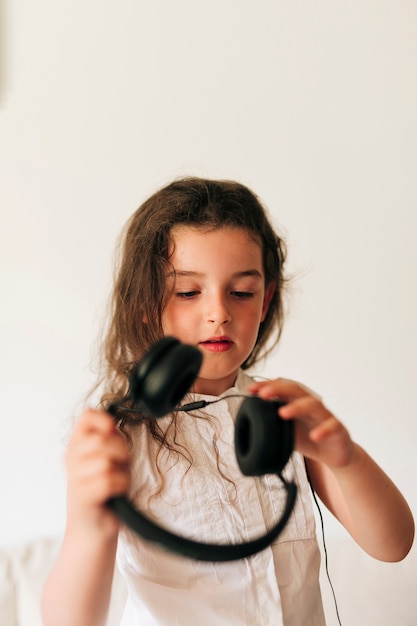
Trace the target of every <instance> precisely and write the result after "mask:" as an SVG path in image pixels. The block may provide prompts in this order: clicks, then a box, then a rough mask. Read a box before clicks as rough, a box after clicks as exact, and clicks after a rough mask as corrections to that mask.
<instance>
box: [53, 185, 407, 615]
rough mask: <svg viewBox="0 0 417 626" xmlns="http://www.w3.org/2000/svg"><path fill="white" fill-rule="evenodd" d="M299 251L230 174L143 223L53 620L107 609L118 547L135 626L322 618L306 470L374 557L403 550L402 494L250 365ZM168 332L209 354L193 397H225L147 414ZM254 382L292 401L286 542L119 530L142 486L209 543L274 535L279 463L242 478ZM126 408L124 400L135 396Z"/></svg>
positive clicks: (175, 524)
mask: <svg viewBox="0 0 417 626" xmlns="http://www.w3.org/2000/svg"><path fill="white" fill-rule="evenodd" d="M284 261H285V246H284V243H283V241H282V240H281V239H280V238H279V237H278V236H277V235H276V234H275V232H274V231H273V229H272V228H271V225H270V223H269V221H268V218H267V215H266V212H265V210H264V208H263V207H262V206H261V204H260V202H259V200H258V199H257V197H256V196H255V195H254V194H253V193H252V192H251V191H250V190H249V189H247V188H246V187H244V186H242V185H240V184H237V183H234V182H228V181H209V180H201V179H194V178H189V179H184V180H179V181H176V182H173V183H172V184H170V185H168V186H167V187H166V188H163V189H161V190H160V191H158V192H157V193H156V194H155V195H153V196H152V197H151V198H150V199H149V200H147V201H146V202H145V203H144V204H143V205H142V206H141V207H140V208H139V209H138V211H137V212H136V213H135V214H134V215H133V216H132V218H131V219H130V221H129V223H128V225H127V230H126V232H125V236H124V244H123V248H122V254H121V260H120V264H119V267H118V272H117V276H116V281H115V288H114V294H113V300H112V314H111V321H110V325H109V328H108V333H107V337H106V341H105V343H104V355H105V366H106V367H105V374H104V383H105V385H104V388H105V393H104V395H103V397H102V399H101V404H100V407H99V410H92V409H88V410H86V411H85V412H84V413H83V415H82V416H81V417H80V419H79V421H78V423H77V426H76V428H75V430H74V433H73V436H72V440H71V442H70V445H69V448H68V452H67V457H66V461H67V469H68V508H67V526H66V531H65V536H64V540H63V544H62V548H61V552H60V554H59V557H58V559H57V562H56V564H55V566H54V568H53V570H52V572H51V574H50V576H49V579H48V581H47V583H46V586H45V590H44V597H43V615H44V621H45V626H66V625H68V626H98V625H103V624H104V623H105V620H106V611H107V607H108V602H109V595H110V589H111V583H112V573H113V568H114V561H115V557H116V551H117V555H118V562H119V567H120V569H121V571H122V572H123V574H124V575H125V577H126V582H127V586H128V590H129V596H128V600H127V604H126V608H125V612H124V617H123V620H122V624H123V626H136V625H137V626H139V625H141V626H143V625H146V626H150V625H153V626H154V625H169V626H174V625H177V626H188V625H189V626H195V624H199V625H210V626H212V625H213V624H216V626H223V625H224V626H231V625H240V626H243V625H249V624H251V625H253V624H261V625H262V626H267V625H270V626H279V625H283V624H285V626H300V625H304V624H308V625H311V626H322V625H323V624H324V623H325V622H324V615H323V608H322V603H321V596H320V589H319V583H318V577H319V561H320V559H319V550H318V546H317V542H316V535H315V527H314V516H313V510H312V504H311V497H310V491H309V485H308V481H307V476H306V467H307V468H308V473H309V476H310V478H311V484H312V486H313V488H314V490H315V492H316V493H317V494H318V495H319V497H320V499H321V500H322V501H323V502H324V503H325V505H326V506H327V507H328V508H329V509H330V511H331V512H332V513H333V514H334V515H335V516H336V517H337V518H338V519H339V520H340V522H341V523H342V524H343V525H344V526H345V528H346V529H347V530H348V531H349V533H350V534H351V535H352V537H353V538H354V539H355V541H357V542H358V543H359V545H361V546H362V548H363V549H364V550H366V551H367V552H368V553H369V554H371V555H372V556H374V557H375V558H377V559H381V560H385V561H397V560H400V559H402V558H404V557H405V556H406V554H407V553H408V551H409V550H410V547H411V545H412V542H413V536H414V523H413V519H412V515H411V512H410V510H409V507H408V505H407V503H406V502H405V500H404V498H403V497H402V495H401V494H400V492H399V491H398V489H397V488H396V487H395V486H394V484H393V483H392V482H391V481H390V479H389V478H388V477H387V476H386V475H385V474H384V473H383V471H382V470H381V469H380V468H379V467H378V466H377V465H376V464H375V462H374V461H373V460H372V459H371V458H370V457H369V456H368V454H367V453H366V452H365V451H364V450H363V449H362V448H361V447H360V446H359V445H358V444H357V443H355V442H354V441H352V439H351V438H350V436H349V433H348V432H347V430H346V428H345V427H344V426H343V425H342V424H341V422H340V421H339V420H338V419H337V418H336V417H335V416H333V415H332V414H331V413H330V412H329V411H328V409H326V407H325V406H324V405H323V404H322V402H321V401H320V400H319V399H318V398H317V396H316V395H314V394H313V393H312V392H311V391H309V390H308V389H307V388H305V387H303V386H302V385H300V384H298V383H296V382H293V381H290V380H284V379H277V380H271V381H264V382H254V381H253V380H251V379H250V378H249V376H248V375H247V373H246V370H247V369H248V368H249V367H250V366H252V365H253V364H254V363H256V362H257V361H259V359H260V358H261V357H262V356H264V355H265V353H266V352H267V351H268V350H269V349H270V348H271V347H272V346H273V345H274V344H275V343H276V342H277V340H278V338H279V335H280V332H281V329H282V322H283V303H282V295H283V286H284V282H285V281H284ZM166 335H172V336H174V337H176V338H178V339H179V340H180V341H183V342H184V343H188V344H193V345H194V346H197V347H198V348H199V349H200V350H201V351H202V353H203V363H202V367H201V370H200V372H199V375H198V378H197V379H196V381H195V383H194V386H193V389H192V393H190V394H189V397H187V398H185V399H184V401H185V402H186V401H190V400H200V399H205V400H213V399H215V398H217V397H219V396H224V397H225V399H224V400H223V401H221V402H218V403H216V404H213V405H210V406H209V407H207V408H206V409H202V410H198V411H195V412H193V413H192V414H191V413H184V412H173V414H172V415H169V416H166V417H163V418H161V419H159V420H151V419H149V418H147V417H146V416H143V415H138V413H136V412H133V411H129V406H128V405H126V406H125V407H124V410H122V409H121V410H120V411H119V414H118V415H117V418H116V419H114V418H112V417H110V415H109V414H108V413H106V411H105V409H106V407H107V406H109V404H110V403H113V402H115V401H118V400H121V399H123V397H124V396H125V395H126V393H127V389H128V377H129V373H130V371H131V370H132V368H133V367H134V364H135V363H136V362H137V361H138V360H140V359H141V357H142V356H143V354H144V353H145V352H146V351H147V350H148V349H149V348H150V347H151V345H152V344H153V343H154V342H156V341H157V340H158V339H160V338H161V337H163V336H166ZM248 392H249V393H251V394H257V395H258V396H260V397H262V398H265V399H271V398H275V397H279V398H280V399H281V400H283V401H284V402H285V403H286V404H285V406H283V407H282V408H281V409H279V414H280V416H281V417H282V418H283V419H286V420H294V422H295V433H296V435H295V452H294V453H293V455H292V457H291V460H290V462H289V463H288V464H287V467H286V469H285V472H286V474H287V475H288V476H289V477H293V478H294V480H295V482H296V483H297V486H298V498H297V501H296V506H295V509H294V512H293V514H292V515H291V517H290V520H289V522H288V524H287V526H286V527H285V529H284V532H283V533H282V534H281V535H280V536H279V538H278V540H277V541H276V542H274V544H273V545H272V546H270V547H269V548H267V549H266V550H264V551H262V552H260V553H258V554H256V555H254V556H253V557H250V558H248V559H242V560H240V561H233V562H226V563H207V562H199V561H194V560H192V559H186V558H183V557H181V556H177V555H175V554H171V553H167V552H165V551H163V550H161V549H160V548H159V547H156V546H154V545H153V544H150V543H148V542H146V541H144V540H141V538H140V537H138V536H137V535H134V534H133V533H132V532H131V531H129V530H128V529H126V528H125V527H124V526H122V525H120V524H119V522H118V520H117V519H116V517H115V516H114V515H113V513H112V512H111V511H110V510H109V508H108V507H107V506H106V501H107V500H108V499H109V498H110V497H112V496H115V495H119V494H129V497H130V499H131V500H133V502H134V503H136V505H137V506H138V508H139V509H141V510H145V511H146V512H147V515H149V516H150V517H151V518H153V519H155V520H157V521H158V522H159V523H161V525H163V526H165V527H167V528H169V529H171V530H174V531H175V532H177V533H182V534H184V535H185V536H187V537H191V538H195V539H198V540H203V541H208V542H217V543H221V542H222V541H223V542H224V541H229V542H230V543H238V542H242V541H247V540H248V539H251V538H253V537H255V536H259V535H262V534H263V533H264V532H265V530H266V528H268V527H270V526H271V525H272V522H273V521H274V520H276V519H277V518H278V517H279V515H280V511H281V510H282V506H283V498H284V495H283V489H282V486H281V484H279V483H278V482H277V479H276V477H274V476H264V477H262V478H260V479H255V478H248V477H244V476H242V475H241V473H240V472H239V470H238V467H237V463H236V460H235V453H234V445H233V434H234V416H235V414H236V411H237V408H238V406H239V404H240V402H241V400H239V399H237V398H235V397H228V396H231V395H233V394H238V393H248ZM122 404H123V400H122Z"/></svg>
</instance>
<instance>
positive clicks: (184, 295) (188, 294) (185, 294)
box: [175, 291, 199, 300]
mask: <svg viewBox="0 0 417 626" xmlns="http://www.w3.org/2000/svg"><path fill="white" fill-rule="evenodd" d="M198 294H199V292H198V291H177V292H176V294H175V296H176V297H177V298H180V299H182V300H189V299H190V298H194V297H195V296H197V295H198Z"/></svg>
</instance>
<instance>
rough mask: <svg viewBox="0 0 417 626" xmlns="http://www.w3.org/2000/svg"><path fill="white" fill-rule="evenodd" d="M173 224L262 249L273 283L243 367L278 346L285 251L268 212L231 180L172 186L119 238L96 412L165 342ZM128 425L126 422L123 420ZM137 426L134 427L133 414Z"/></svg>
mask: <svg viewBox="0 0 417 626" xmlns="http://www.w3.org/2000/svg"><path fill="white" fill-rule="evenodd" d="M176 225H187V226H194V227H199V228H205V229H209V230H211V229H216V228H220V227H223V226H228V227H233V228H241V229H244V230H245V231H247V232H249V234H250V235H251V236H252V237H253V238H254V240H255V241H257V243H259V244H260V246H261V249H262V254H263V265H264V272H265V282H266V284H267V285H269V284H274V285H275V290H274V293H273V296H272V299H271V303H270V305H269V308H268V312H267V314H266V317H265V320H264V321H263V322H262V323H261V324H260V327H259V332H258V337H257V340H256V344H255V346H254V349H253V351H252V353H251V354H250V355H249V357H248V358H247V359H246V361H245V362H244V363H243V364H242V368H244V369H246V368H248V367H250V366H252V365H253V364H254V363H255V362H257V361H258V360H259V359H260V358H262V357H264V356H265V355H266V354H267V353H268V352H269V351H270V350H271V349H272V348H273V347H274V346H275V345H276V343H277V342H278V340H279V337H280V335H281V331H282V325H283V317H284V315H283V286H284V283H285V277H284V263H285V257H286V248H285V243H284V241H283V240H282V238H281V237H280V236H278V234H277V233H276V232H275V231H274V229H273V227H272V226H271V224H270V220H269V218H268V215H267V211H266V209H265V208H264V207H263V206H262V203H261V202H260V200H259V199H258V197H257V196H256V195H255V194H254V193H253V192H252V191H251V190H250V189H248V188H247V187H246V186H244V185H242V184H240V183H237V182H234V181H229V180H207V179H202V178H191V177H189V178H182V179H179V180H175V181H174V182H172V183H171V184H169V185H167V186H165V187H163V188H162V189H160V190H159V191H157V192H156V193H155V194H153V195H152V196H151V197H150V198H149V199H148V200H146V201H145V202H144V203H143V204H142V205H141V206H140V207H139V208H138V209H137V210H136V211H135V213H133V215H132V216H131V218H130V219H129V220H128V222H127V224H126V227H125V229H124V231H123V233H122V238H121V240H120V246H119V250H118V253H119V257H118V261H117V264H116V268H115V279H114V289H113V293H112V297H111V303H110V315H109V324H108V327H107V330H106V334H105V337H104V343H103V360H104V367H103V370H104V371H103V376H102V379H103V380H102V384H103V387H104V390H105V391H104V393H103V395H102V398H101V401H100V406H101V407H106V406H108V405H109V403H111V402H114V401H117V400H120V398H122V397H123V396H125V395H126V393H127V389H128V378H129V374H130V372H131V370H132V368H133V367H134V365H135V363H137V362H138V361H139V360H140V359H141V357H142V356H143V354H144V353H145V352H146V351H147V350H148V349H149V348H150V346H151V345H152V344H153V343H155V342H156V341H157V340H158V339H160V338H161V337H162V336H163V332H162V327H161V317H162V312H163V309H164V305H165V302H166V299H167V296H168V295H169V294H167V285H166V275H167V269H168V268H169V266H170V265H169V264H170V260H169V251H170V243H171V239H170V233H171V229H172V228H173V226H176ZM132 415H133V414H132ZM127 418H128V416H127V415H125V417H124V420H123V421H126V419H127ZM134 419H135V420H136V421H137V420H138V417H137V414H136V416H135V418H134ZM128 421H130V420H128ZM140 421H143V419H142V420H140ZM154 421H155V420H154ZM151 430H153V428H151Z"/></svg>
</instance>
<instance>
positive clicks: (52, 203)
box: [0, 0, 417, 546]
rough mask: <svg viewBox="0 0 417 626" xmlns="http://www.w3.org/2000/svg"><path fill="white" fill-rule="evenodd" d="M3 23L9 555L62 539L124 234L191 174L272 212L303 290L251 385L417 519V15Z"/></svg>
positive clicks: (329, 1)
mask: <svg viewBox="0 0 417 626" xmlns="http://www.w3.org/2000/svg"><path fill="white" fill-rule="evenodd" d="M0 23H1V26H0V35H1V44H0V50H1V55H2V56H1V67H0V106H1V108H0V204H1V228H0V238H1V240H0V263H1V266H0V272H1V274H0V275H1V307H0V320H1V337H0V342H1V345H0V353H1V371H0V381H1V382H0V385H1V436H0V494H1V502H2V504H1V514H0V531H1V532H0V544H1V545H4V546H8V545H10V544H14V543H18V542H21V541H25V540H27V539H31V538H33V537H37V536H39V535H47V534H54V535H59V534H61V532H62V530H63V525H64V516H65V474H64V469H63V461H62V457H63V451H64V445H63V438H64V437H65V435H66V434H67V432H68V429H69V423H70V418H71V416H72V415H74V414H75V413H76V412H77V410H78V409H79V406H80V403H81V402H82V399H83V395H84V393H85V392H86V390H87V389H88V387H89V386H90V384H91V383H92V382H93V380H94V375H93V372H92V371H91V365H90V361H91V356H92V353H93V348H94V341H95V338H96V334H97V330H98V327H99V322H100V319H101V315H102V311H103V307H104V303H105V299H106V296H107V293H108V289H109V286H110V274H111V260H112V254H113V246H114V242H115V239H116V236H117V234H118V233H119V230H120V228H121V227H122V225H123V224H124V222H125V220H126V219H127V217H128V216H129V215H130V214H131V213H132V211H133V210H134V209H135V208H136V207H137V206H138V205H139V204H140V203H141V202H142V201H143V200H144V199H145V197H146V196H147V195H148V194H149V193H151V192H153V191H154V190H155V189H156V187H158V186H159V185H161V184H163V183H166V182H168V181H169V180H171V178H173V177H176V176H178V175H182V174H198V175H205V176H209V177H229V178H237V179H239V180H240V181H242V182H244V183H246V184H248V185H249V186H251V187H252V188H253V189H254V190H255V191H256V192H258V193H259V194H260V196H261V197H262V199H263V200H264V201H265V202H266V204H267V205H268V206H269V207H270V210H271V211H272V213H273V215H274V219H275V221H276V223H277V224H280V225H281V226H282V229H283V231H284V233H285V234H286V237H287V240H288V245H289V251H290V256H289V269H290V271H291V272H293V273H294V274H295V275H296V277H297V278H296V280H295V281H294V282H293V286H292V292H291V294H290V300H289V302H290V313H289V318H288V322H287V326H286V332H285V334H284V337H283V339H282V343H281V347H280V349H279V350H278V351H277V352H276V354H275V356H274V357H273V358H271V359H270V361H269V363H268V365H267V366H266V367H265V369H264V370H263V372H262V373H263V374H264V375H271V376H276V375H282V376H287V377H295V378H297V379H299V380H301V381H303V382H304V383H305V384H307V385H309V386H310V387H313V388H314V389H316V390H317V391H318V392H319V393H321V394H322V395H323V397H324V398H325V400H326V402H327V403H328V405H329V406H330V407H331V408H332V409H333V410H334V411H335V412H336V414H337V415H339V416H340V417H341V418H342V420H343V421H344V422H345V423H346V424H347V426H348V427H349V428H350V430H351V432H352V434H353V436H354V437H355V438H356V439H357V440H358V441H359V442H360V443H362V444H363V445H364V446H365V447H366V448H367V449H368V450H369V451H370V452H371V454H373V456H374V457H375V458H376V459H377V460H378V461H379V462H380V463H381V464H382V465H383V467H384V468H385V469H386V470H387V471H388V472H389V473H390V475H391V476H392V477H393V478H394V480H395V481H396V482H397V484H398V485H399V486H400V488H401V489H402V491H403V492H404V494H405V495H406V496H407V498H408V500H409V502H410V504H411V506H412V508H413V510H414V513H417V490H416V476H417V454H416V448H417V443H416V442H417V425H416V424H417V419H416V416H417V411H416V406H417V399H416V380H417V322H416V320H417V289H416V286H417V280H416V278H417V246H416V241H417V206H416V200H417V167H416V166H417V117H416V111H417V72H416V62H417V4H416V2H414V1H411V0H409V1H407V0H398V1H397V2H388V1H384V0H382V1H381V0H362V1H360V2H359V1H353V2H340V1H334V0H317V1H315V2H308V1H306V0H298V1H297V0H295V1H291V2H285V1H280V0H263V1H261V2H258V3H254V2H249V0H212V1H211V2H201V1H200V0H177V1H176V2H169V1H165V2H164V1H162V0H148V1H141V2H138V1H137V0H122V1H120V2H117V3H116V2H109V1H108V0H101V1H100V2H99V1H98V0H82V1H81V0H72V2H54V1H52V0H38V2H35V3H33V2H31V1H30V0H13V1H12V0H3V1H1V0H0ZM327 524H328V526H327V532H328V534H329V533H330V534H337V533H339V532H341V531H340V530H339V527H338V526H337V525H336V524H333V523H332V521H331V520H328V521H327Z"/></svg>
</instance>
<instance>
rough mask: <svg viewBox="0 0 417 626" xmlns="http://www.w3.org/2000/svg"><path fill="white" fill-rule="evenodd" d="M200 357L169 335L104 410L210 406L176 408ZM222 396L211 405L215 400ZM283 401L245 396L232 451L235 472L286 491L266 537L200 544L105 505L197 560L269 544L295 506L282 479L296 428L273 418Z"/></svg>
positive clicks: (119, 505) (231, 556) (156, 411)
mask: <svg viewBox="0 0 417 626" xmlns="http://www.w3.org/2000/svg"><path fill="white" fill-rule="evenodd" d="M202 358H203V357H202V354H201V352H200V350H198V349H197V348H195V347H194V346H191V345H187V344H182V343H180V342H179V341H178V340H177V339H174V338H173V337H165V338H164V339H162V340H160V341H159V342H157V343H156V344H155V345H154V346H152V348H151V349H150V350H149V352H147V353H146V354H145V356H144V357H143V359H142V360H141V361H140V362H139V363H138V364H137V365H136V366H135V367H134V368H133V370H132V373H131V376H130V380H129V392H128V395H127V396H126V398H123V399H122V400H121V401H118V402H116V403H114V404H111V405H110V406H109V407H108V409H107V410H108V412H109V413H111V414H112V415H115V416H118V415H120V413H119V411H120V410H123V406H122V403H124V402H125V401H126V400H128V401H129V403H133V407H134V408H133V409H130V408H126V410H127V411H140V412H141V413H143V414H145V415H147V416H150V417H154V418H158V417H162V416H164V415H167V414H168V413H170V412H172V411H191V410H194V409H198V408H202V407H204V406H207V405H208V404H211V402H209V401H207V402H206V401H200V402H199V401H197V402H191V403H190V404H186V405H184V406H182V407H181V406H177V405H178V404H179V402H180V401H181V399H182V398H183V396H184V395H185V394H186V393H187V391H188V390H189V389H190V388H191V387H192V384H193V382H194V380H195V379H196V378H197V375H198V372H199V370H200V367H201V363H202ZM225 398H227V396H225V397H224V398H220V399H217V400H214V401H213V402H219V401H220V400H222V399H225ZM282 404H283V403H280V402H277V401H273V402H272V401H267V400H263V399H261V398H257V397H256V396H250V397H246V398H245V400H244V401H243V402H242V404H241V406H240V408H239V411H238V413H237V416H236V424H235V451H236V458H237V462H238V465H239V468H240V470H241V472H242V474H244V475H245V476H261V475H263V474H277V476H278V477H279V478H280V480H281V481H282V483H283V484H284V487H285V489H286V492H287V498H286V503H285V507H284V511H283V514H282V516H281V518H280V519H279V521H278V522H277V523H276V524H275V526H274V527H273V528H271V530H269V531H268V532H267V533H266V534H265V535H263V536H261V537H259V538H257V539H253V540H251V541H249V542H246V543H239V544H213V543H200V542H198V541H193V540H191V539H186V538H184V537H180V536H178V535H175V534H173V533H171V532H169V531H168V530H165V529H164V528H162V527H161V526H158V525H157V524H155V523H154V522H152V521H151V520H150V519H149V518H148V517H146V516H145V515H143V513H140V512H139V511H138V510H136V509H135V508H134V507H133V505H132V504H131V503H130V502H129V500H128V499H127V498H125V497H124V496H117V497H114V498H111V499H110V500H109V501H108V505H109V507H110V508H111V509H112V510H113V511H114V512H115V513H116V514H117V516H118V517H119V518H120V519H121V520H122V521H123V522H124V523H125V524H126V525H127V526H128V527H129V528H131V529H132V530H134V531H135V532H136V533H138V534H139V535H141V536H142V537H143V538H144V539H146V540H148V541H151V542H153V543H156V544H159V545H161V546H162V547H164V548H166V549H168V550H171V551H173V552H176V553H177V554H181V555H183V556H187V557H190V558H193V559H197V560H200V561H233V560H236V559H241V558H246V557H249V556H251V555H253V554H255V553H256V552H259V551H260V550H263V549H264V548H266V547H267V546H269V545H270V544H271V543H272V542H273V541H274V540H275V539H276V538H277V537H278V535H279V534H280V533H281V532H282V530H283V529H284V527H285V525H286V523H287V521H288V519H289V517H290V515H291V513H292V510H293V508H294V504H295V499H296V495H297V487H296V485H295V483H294V482H288V481H286V480H285V479H284V477H283V476H282V470H283V469H284V467H285V465H286V464H287V462H288V460H289V457H290V456H291V453H292V451H293V446H294V424H293V422H292V421H284V420H282V419H281V418H280V417H279V415H278V414H277V409H278V408H279V407H280V406H282Z"/></svg>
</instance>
